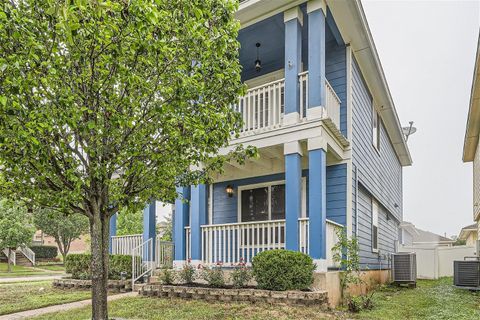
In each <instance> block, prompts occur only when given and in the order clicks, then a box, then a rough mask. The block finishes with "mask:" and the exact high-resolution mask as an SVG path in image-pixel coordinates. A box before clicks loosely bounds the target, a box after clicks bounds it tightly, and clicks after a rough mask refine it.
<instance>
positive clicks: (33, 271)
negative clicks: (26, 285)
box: [0, 262, 64, 278]
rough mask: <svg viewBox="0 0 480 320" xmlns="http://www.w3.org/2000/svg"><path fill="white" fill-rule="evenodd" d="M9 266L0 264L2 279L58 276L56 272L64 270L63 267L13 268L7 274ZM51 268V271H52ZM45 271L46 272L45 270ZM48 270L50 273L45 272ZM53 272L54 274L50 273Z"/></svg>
mask: <svg viewBox="0 0 480 320" xmlns="http://www.w3.org/2000/svg"><path fill="white" fill-rule="evenodd" d="M7 268H8V265H7V263H5V262H0V278H12V277H29V276H41V275H52V274H58V272H56V271H62V270H64V269H63V267H62V268H60V267H59V266H56V265H54V266H41V267H40V268H41V269H42V270H40V269H37V268H32V267H23V266H13V265H12V272H7V270H8V269H7ZM50 268H51V269H50ZM43 269H44V270H43ZM45 270H48V271H45ZM49 271H52V272H49Z"/></svg>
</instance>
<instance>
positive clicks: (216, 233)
mask: <svg viewBox="0 0 480 320" xmlns="http://www.w3.org/2000/svg"><path fill="white" fill-rule="evenodd" d="M308 225H309V221H308V218H301V219H299V247H300V251H301V252H303V253H305V254H308V253H309V248H308V243H309V229H308ZM201 228H202V261H203V263H205V264H207V265H208V264H215V263H217V262H222V263H223V264H226V265H229V264H235V263H238V262H240V261H244V262H245V263H251V261H252V259H253V257H254V256H255V255H256V254H258V253H260V252H262V251H265V250H272V249H284V248H285V220H270V221H261V222H244V223H229V224H216V225H205V226H202V227H201ZM337 228H341V225H339V224H336V223H335V222H332V221H330V220H327V234H326V237H327V257H326V258H327V265H328V267H336V264H335V263H334V262H333V258H332V256H333V255H332V252H331V250H332V247H333V246H334V245H335V243H336V242H337V241H338V238H337V237H336V229H337ZM186 243H187V248H188V245H189V244H190V233H189V232H187V240H186ZM188 252H189V249H187V257H189V254H188Z"/></svg>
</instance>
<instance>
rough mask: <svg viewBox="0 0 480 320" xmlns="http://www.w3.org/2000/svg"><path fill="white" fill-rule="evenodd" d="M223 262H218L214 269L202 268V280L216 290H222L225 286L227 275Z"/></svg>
mask: <svg viewBox="0 0 480 320" xmlns="http://www.w3.org/2000/svg"><path fill="white" fill-rule="evenodd" d="M222 265H223V264H222V262H217V264H216V265H215V266H212V267H202V266H199V268H200V269H202V273H201V276H202V279H203V280H205V281H206V282H207V283H208V285H209V286H211V287H215V288H221V287H224V286H225V275H224V273H223V270H222Z"/></svg>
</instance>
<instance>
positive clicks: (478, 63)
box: [462, 33, 480, 162]
mask: <svg viewBox="0 0 480 320" xmlns="http://www.w3.org/2000/svg"><path fill="white" fill-rule="evenodd" d="M479 130H480V33H479V38H478V43H477V55H476V58H475V68H474V70H473V77H472V87H471V91H470V103H469V107H468V118H467V126H466V129H465V139H464V142H463V157H462V159H463V161H464V162H471V161H473V159H474V158H475V152H476V151H477V146H478V134H479Z"/></svg>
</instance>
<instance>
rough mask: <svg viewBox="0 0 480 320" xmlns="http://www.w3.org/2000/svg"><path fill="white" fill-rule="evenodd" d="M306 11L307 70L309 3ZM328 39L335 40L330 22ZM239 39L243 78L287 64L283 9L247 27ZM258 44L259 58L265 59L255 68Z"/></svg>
mask: <svg viewBox="0 0 480 320" xmlns="http://www.w3.org/2000/svg"><path fill="white" fill-rule="evenodd" d="M300 8H301V10H302V11H303V28H302V61H303V69H304V70H308V14H307V12H306V5H305V4H302V5H301V6H300ZM325 37H326V39H325V41H326V42H330V41H334V40H335V36H334V34H333V32H332V30H331V28H330V26H329V25H328V24H327V26H326V30H325ZM238 41H239V42H240V55H239V58H240V64H241V65H242V81H246V80H249V79H251V78H255V77H258V76H261V75H264V74H267V73H270V72H273V71H276V70H279V69H282V68H284V66H285V23H284V22H283V12H281V13H278V14H276V15H274V16H272V17H269V18H267V19H265V20H261V21H259V22H257V23H255V24H252V25H250V26H248V27H245V28H243V29H241V30H240V32H239V34H238ZM256 43H260V45H261V46H260V48H259V59H260V60H261V61H262V69H261V70H260V71H259V72H257V71H256V70H255V60H256V59H257V48H256V46H255V44H256Z"/></svg>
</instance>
